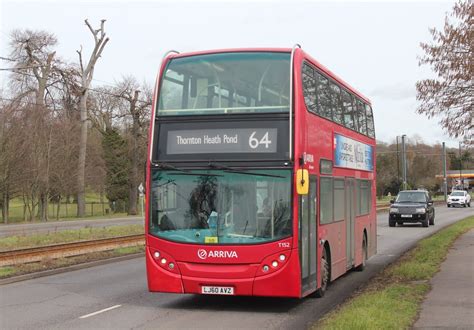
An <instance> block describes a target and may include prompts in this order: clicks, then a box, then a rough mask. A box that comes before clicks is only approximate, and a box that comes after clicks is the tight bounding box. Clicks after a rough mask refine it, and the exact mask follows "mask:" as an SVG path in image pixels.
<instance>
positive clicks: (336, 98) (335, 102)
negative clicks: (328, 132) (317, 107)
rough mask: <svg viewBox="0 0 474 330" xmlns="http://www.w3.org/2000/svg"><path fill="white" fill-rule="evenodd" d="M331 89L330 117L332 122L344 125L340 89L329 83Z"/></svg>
mask: <svg viewBox="0 0 474 330" xmlns="http://www.w3.org/2000/svg"><path fill="white" fill-rule="evenodd" d="M329 87H330V89H331V96H330V99H331V100H332V116H333V120H334V121H335V122H336V123H338V124H341V125H344V108H343V106H342V99H341V89H340V88H339V86H337V85H336V84H333V83H330V84H329Z"/></svg>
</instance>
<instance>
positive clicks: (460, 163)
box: [459, 141, 464, 189]
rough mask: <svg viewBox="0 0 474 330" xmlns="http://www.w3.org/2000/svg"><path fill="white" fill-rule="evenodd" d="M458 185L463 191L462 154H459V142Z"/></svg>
mask: <svg viewBox="0 0 474 330" xmlns="http://www.w3.org/2000/svg"><path fill="white" fill-rule="evenodd" d="M459 184H460V185H461V189H464V182H463V180H462V154H461V141H459Z"/></svg>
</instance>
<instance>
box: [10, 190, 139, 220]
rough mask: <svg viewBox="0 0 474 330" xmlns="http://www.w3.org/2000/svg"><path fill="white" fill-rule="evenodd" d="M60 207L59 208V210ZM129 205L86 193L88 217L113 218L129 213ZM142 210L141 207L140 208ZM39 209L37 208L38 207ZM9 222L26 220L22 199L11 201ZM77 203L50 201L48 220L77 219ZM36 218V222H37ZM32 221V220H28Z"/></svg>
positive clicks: (27, 215) (27, 214)
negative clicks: (110, 203)
mask: <svg viewBox="0 0 474 330" xmlns="http://www.w3.org/2000/svg"><path fill="white" fill-rule="evenodd" d="M58 207H59V210H58ZM127 208H128V205H124V204H123V203H116V204H115V205H114V206H112V205H109V202H108V200H107V198H105V197H103V199H102V202H101V200H100V196H99V194H96V193H92V192H90V193H87V194H86V215H85V216H86V217H88V218H104V217H105V218H111V217H117V216H126V215H127ZM139 210H140V208H139ZM36 211H37V208H36ZM9 213H10V216H9V223H21V222H25V219H24V218H25V208H24V203H23V201H22V199H20V198H14V199H12V200H11V201H10V207H9ZM76 215H77V204H76V203H66V202H65V201H62V202H61V204H60V205H59V206H58V204H57V203H53V202H50V203H48V218H49V219H48V221H55V220H74V219H77V216H76ZM26 217H27V218H28V217H29V213H28V211H27V210H26ZM37 221H38V219H35V220H34V222H37ZM26 222H30V221H26Z"/></svg>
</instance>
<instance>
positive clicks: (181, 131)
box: [152, 114, 289, 162]
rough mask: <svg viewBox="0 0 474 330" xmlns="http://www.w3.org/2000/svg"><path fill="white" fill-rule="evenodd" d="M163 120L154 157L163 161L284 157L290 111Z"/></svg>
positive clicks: (255, 159) (260, 159)
mask: <svg viewBox="0 0 474 330" xmlns="http://www.w3.org/2000/svg"><path fill="white" fill-rule="evenodd" d="M205 119H206V120H203V119H201V118H198V119H197V120H196V119H195V120H183V119H181V118H179V120H177V119H175V118H172V119H169V120H163V119H161V121H160V122H159V125H157V129H156V130H155V133H154V134H155V143H154V147H153V149H154V151H153V155H152V157H153V160H154V161H158V162H159V161H162V162H180V161H183V162H209V160H215V161H234V162H247V161H276V160H278V161H282V160H283V161H284V160H287V159H288V157H289V156H288V149H289V146H288V141H289V137H288V133H289V131H288V115H286V114H282V115H281V116H278V115H275V114H273V115H272V117H268V116H261V117H256V118H255V120H250V119H248V116H235V117H234V116H233V117H232V120H229V118H228V116H226V117H222V118H219V117H218V118H209V119H208V118H205Z"/></svg>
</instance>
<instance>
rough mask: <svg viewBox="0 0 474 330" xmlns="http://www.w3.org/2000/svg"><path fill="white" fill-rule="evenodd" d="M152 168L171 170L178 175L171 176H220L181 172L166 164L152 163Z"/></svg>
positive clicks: (181, 170)
mask: <svg viewBox="0 0 474 330" xmlns="http://www.w3.org/2000/svg"><path fill="white" fill-rule="evenodd" d="M151 165H152V166H154V167H155V168H160V169H163V170H173V171H178V172H180V173H173V175H193V176H222V175H219V174H209V173H195V172H191V171H189V170H183V169H181V168H178V167H176V166H174V165H171V164H167V163H152V164H151Z"/></svg>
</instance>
